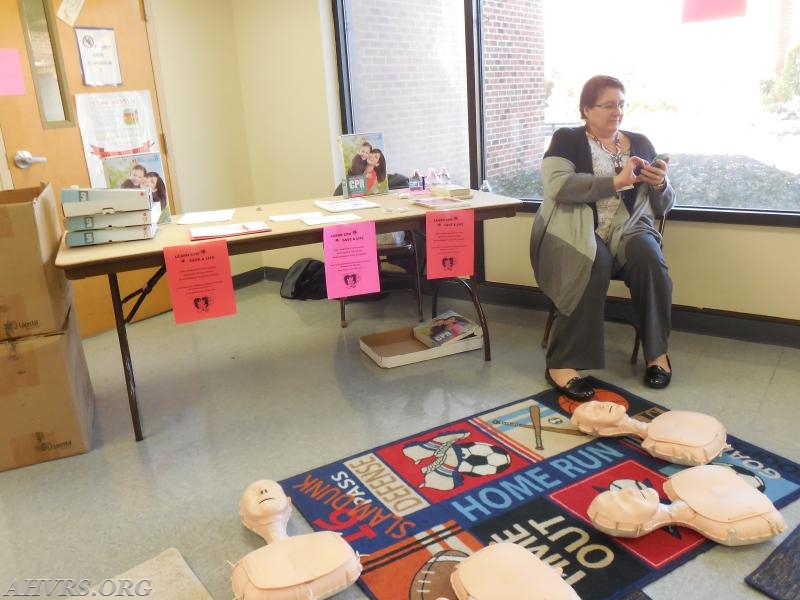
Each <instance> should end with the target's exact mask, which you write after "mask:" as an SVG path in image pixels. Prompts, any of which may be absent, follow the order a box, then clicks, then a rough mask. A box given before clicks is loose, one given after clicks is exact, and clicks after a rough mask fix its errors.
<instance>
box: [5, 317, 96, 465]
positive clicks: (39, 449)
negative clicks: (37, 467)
mask: <svg viewBox="0 0 800 600" xmlns="http://www.w3.org/2000/svg"><path fill="white" fill-rule="evenodd" d="M94 404H95V397H94V391H93V389H92V383H91V380H90V379H89V370H88V368H87V366H86V358H85V356H84V353H83V346H82V345H81V338H80V334H79V333H78V327H77V323H76V321H75V317H74V314H70V315H68V317H67V322H66V324H65V329H64V331H61V332H58V333H51V334H47V335H36V336H30V337H26V338H22V339H19V340H6V341H4V342H0V415H2V419H0V471H3V470H6V469H13V468H15V467H22V466H25V465H32V464H36V463H40V462H44V461H47V460H53V459H56V458H63V457H66V456H72V455H74V454H81V453H83V452H87V451H88V450H90V449H91V442H92V421H93V418H94Z"/></svg>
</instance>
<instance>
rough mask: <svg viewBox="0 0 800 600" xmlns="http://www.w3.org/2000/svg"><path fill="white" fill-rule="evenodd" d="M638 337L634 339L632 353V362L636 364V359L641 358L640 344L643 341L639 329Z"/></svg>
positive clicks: (637, 331)
mask: <svg viewBox="0 0 800 600" xmlns="http://www.w3.org/2000/svg"><path fill="white" fill-rule="evenodd" d="M634 329H635V330H636V337H635V338H634V339H633V352H632V353H631V364H632V365H635V364H636V361H637V360H638V359H639V345H640V343H641V341H642V340H641V338H640V337H639V330H638V329H636V327H634Z"/></svg>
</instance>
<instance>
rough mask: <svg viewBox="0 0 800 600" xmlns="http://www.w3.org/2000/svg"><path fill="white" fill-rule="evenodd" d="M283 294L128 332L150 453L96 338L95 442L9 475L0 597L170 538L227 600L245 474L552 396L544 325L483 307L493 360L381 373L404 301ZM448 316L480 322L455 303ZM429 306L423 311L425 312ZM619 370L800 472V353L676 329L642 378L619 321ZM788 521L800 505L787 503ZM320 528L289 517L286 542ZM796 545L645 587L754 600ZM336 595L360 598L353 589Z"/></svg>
mask: <svg viewBox="0 0 800 600" xmlns="http://www.w3.org/2000/svg"><path fill="white" fill-rule="evenodd" d="M278 288H279V284H277V283H274V282H263V283H259V284H256V285H252V286H249V287H247V288H244V289H241V290H239V291H237V302H238V311H239V312H238V314H237V315H236V316H233V317H227V318H221V319H214V320H209V321H203V322H198V323H192V324H187V325H180V326H177V325H175V324H174V321H173V318H172V315H171V314H166V315H162V316H159V317H155V318H152V319H148V320H146V321H143V322H141V323H138V324H135V325H132V326H130V327H129V337H130V345H131V352H132V355H133V364H134V367H135V372H136V382H137V389H138V393H139V399H140V408H141V415H142V422H143V427H144V434H145V439H144V441H142V442H140V443H136V442H135V441H134V438H133V432H132V429H131V424H130V415H129V412H128V405H127V398H126V395H125V384H124V379H123V373H122V368H121V365H120V359H119V349H118V345H117V338H116V334H115V333H114V332H108V333H104V334H101V335H98V336H95V337H92V338H90V339H87V340H85V342H84V348H85V351H86V355H87V360H88V363H89V367H90V371H91V375H92V380H93V383H94V387H95V391H96V394H97V415H96V420H95V425H94V445H95V447H94V449H93V450H92V451H91V452H89V453H87V454H84V455H81V456H77V457H73V458H68V459H62V460H59V461H54V462H50V463H45V464H41V465H36V466H33V467H28V468H23V469H17V470H13V471H8V472H4V473H0V539H2V540H3V541H4V543H3V544H0V589H2V590H3V591H5V590H7V589H8V586H9V585H10V583H11V582H12V581H13V580H14V579H21V578H48V577H49V578H56V577H61V578H73V579H81V578H93V579H101V578H104V577H111V576H114V575H117V574H119V573H121V572H123V571H125V570H127V569H129V568H130V567H132V566H134V565H136V564H138V563H140V562H142V561H144V560H146V559H148V558H150V557H152V556H154V555H156V554H158V553H159V552H161V551H162V550H164V549H165V548H168V547H171V546H174V547H175V548H177V549H178V550H179V551H180V552H181V553H182V554H183V556H184V557H185V558H186V560H187V562H188V563H189V565H190V566H191V567H192V569H193V570H194V572H195V573H196V574H197V576H198V577H199V579H200V580H201V581H202V582H203V584H204V585H205V586H206V587H207V588H208V590H209V592H210V593H211V595H212V596H213V597H214V598H219V599H225V598H230V597H231V596H232V594H231V591H230V583H229V573H230V567H229V565H228V564H227V561H231V562H234V561H236V560H237V559H238V558H240V557H241V556H243V555H244V554H246V553H247V552H249V551H250V550H252V549H254V548H256V547H259V546H260V545H261V544H260V539H258V538H256V537H255V536H254V535H253V534H252V533H250V532H249V531H247V530H245V528H244V527H242V525H241V524H240V523H239V519H238V514H237V511H238V509H237V504H238V499H239V496H240V494H241V492H242V490H243V489H244V487H246V486H247V484H249V483H250V482H252V481H254V480H256V479H261V478H271V479H282V478H284V477H286V476H289V475H292V474H296V473H299V472H302V471H304V470H307V469H309V468H311V467H313V466H316V465H320V464H323V463H324V462H329V461H331V460H334V459H337V458H341V457H344V456H346V455H349V454H352V453H355V452H358V451H361V450H365V449H368V448H371V447H374V446H376V445H379V444H382V443H385V442H389V441H392V440H395V439H398V438H400V437H403V436H406V435H410V434H412V433H416V432H418V431H421V430H423V429H426V428H428V427H432V426H434V425H438V424H442V423H445V422H447V421H450V420H453V419H456V418H459V417H464V416H467V415H470V414H473V413H475V412H478V411H481V410H483V409H487V408H490V407H492V406H495V405H498V404H501V403H506V402H509V401H512V400H515V399H518V398H521V397H524V396H527V395H529V394H532V393H535V392H537V391H540V390H542V389H545V388H546V387H547V385H546V383H545V381H544V351H543V350H542V349H541V348H540V347H539V339H540V337H541V333H542V327H543V324H544V318H545V313H544V312H541V311H535V310H526V309H523V308H519V307H507V306H500V305H491V304H487V305H486V306H485V309H486V313H487V316H488V318H489V323H490V325H491V339H492V361H491V362H484V361H483V357H482V354H481V351H474V352H469V353H465V354H461V355H456V356H452V357H448V358H445V359H439V360H434V361H430V362H426V363H419V364H417V365H413V366H407V367H402V368H398V369H389V370H384V369H379V368H378V367H377V366H375V365H374V364H373V363H372V362H371V361H370V359H369V358H367V357H366V356H365V355H364V354H362V353H361V352H360V350H359V346H358V338H359V337H360V336H362V335H365V334H367V333H372V332H375V331H381V330H386V329H392V328H395V327H402V326H405V325H410V324H412V323H413V322H414V320H415V317H414V308H413V303H412V301H411V300H410V298H409V297H407V296H405V295H404V294H393V295H392V296H390V297H389V298H387V299H384V300H382V301H380V302H373V303H356V304H351V305H349V306H348V313H349V316H350V318H351V324H350V326H349V327H348V328H347V329H340V327H339V312H338V311H339V306H338V303H336V302H328V301H324V300H319V301H306V302H303V301H293V300H282V299H281V298H280V296H279V295H278ZM440 308H442V309H445V308H453V309H455V310H460V311H464V313H465V314H471V313H470V312H469V311H470V310H471V305H469V304H468V303H466V302H462V301H460V300H451V299H443V301H441V302H440ZM429 310H430V308H429V304H428V308H426V313H427V311H429ZM606 331H607V344H606V356H607V368H606V369H605V370H603V371H596V372H593V374H595V375H596V376H598V377H600V378H601V379H604V380H606V381H609V382H611V383H615V384H617V385H620V386H622V387H625V388H626V389H628V390H630V391H631V392H633V393H636V394H639V395H642V396H644V397H647V398H651V399H653V400H654V401H656V402H659V403H661V404H664V405H666V406H668V407H670V408H674V409H679V408H680V409H691V410H698V411H702V412H707V413H709V414H713V415H714V416H716V417H717V418H719V419H720V420H721V421H722V422H723V423H724V424H725V425H726V426H727V428H728V431H729V432H730V433H731V434H733V435H735V436H738V437H742V438H744V439H746V440H748V441H750V442H753V443H755V444H757V445H760V446H763V447H765V448H767V449H769V450H772V451H774V452H776V453H779V454H782V455H784V456H786V457H789V458H791V459H793V460H794V461H800V443H798V435H797V430H796V423H797V422H798V417H800V407H799V406H798V394H797V385H798V384H797V378H798V374H799V373H800V350H798V349H793V348H784V347H779V346H768V345H760V344H753V343H746V342H739V341H733V340H727V339H721V338H715V337H708V336H702V335H695V334H688V333H683V332H675V333H674V334H673V336H672V340H671V349H670V356H671V358H672V364H673V367H674V369H675V378H674V380H673V382H672V385H671V386H670V387H669V388H668V389H666V390H664V391H653V390H650V389H648V388H645V387H644V386H643V384H642V383H641V371H642V368H643V367H642V364H641V362H640V364H639V365H637V366H635V367H634V366H631V365H630V364H629V363H628V361H627V357H628V355H629V352H630V348H631V343H632V331H631V329H630V328H629V327H627V326H625V325H620V324H614V323H608V324H607V326H606ZM782 512H783V514H784V516H785V518H786V520H787V522H788V523H789V525H790V528H794V527H795V526H797V524H798V521H800V502H795V503H794V504H792V505H790V506H789V507H787V508H785V509H783V511H782ZM306 530H307V525H306V524H305V523H304V522H303V520H302V518H301V517H299V515H297V514H295V516H294V517H293V518H292V521H291V523H290V533H299V532H302V531H306ZM781 539H782V537H781V538H778V539H776V540H773V541H771V542H769V543H765V544H760V545H756V546H749V547H741V548H724V547H719V548H715V549H713V550H712V551H710V552H708V553H706V554H703V555H702V556H700V557H699V558H697V559H695V560H693V561H691V562H689V563H688V564H686V565H684V566H683V567H680V568H679V569H677V570H676V571H674V572H673V573H671V574H670V575H668V576H666V577H664V578H663V579H661V580H659V581H657V582H656V583H654V584H652V585H651V586H649V587H648V588H646V590H645V591H646V592H647V593H648V594H649V595H650V596H651V597H652V598H654V599H655V600H667V599H673V598H680V599H681V600H692V599H698V600H699V599H704V600H705V599H708V598H759V597H761V596H760V595H759V594H758V593H756V592H755V591H753V590H751V589H750V588H749V587H748V586H746V584H745V583H744V581H743V578H744V576H745V575H746V574H747V573H749V572H750V571H751V570H752V569H754V568H755V567H756V566H757V565H758V564H759V562H761V561H762V560H763V559H764V558H766V556H767V555H768V554H769V552H770V551H771V550H772V549H773V548H774V547H775V546H776V545H777V543H778V542H779V541H780V540H781ZM338 597H341V598H343V599H344V598H351V599H354V598H363V597H364V596H363V594H362V593H361V592H360V590H359V589H357V588H355V587H353V588H350V589H349V590H347V591H346V592H343V593H342V594H341V595H340V596H338Z"/></svg>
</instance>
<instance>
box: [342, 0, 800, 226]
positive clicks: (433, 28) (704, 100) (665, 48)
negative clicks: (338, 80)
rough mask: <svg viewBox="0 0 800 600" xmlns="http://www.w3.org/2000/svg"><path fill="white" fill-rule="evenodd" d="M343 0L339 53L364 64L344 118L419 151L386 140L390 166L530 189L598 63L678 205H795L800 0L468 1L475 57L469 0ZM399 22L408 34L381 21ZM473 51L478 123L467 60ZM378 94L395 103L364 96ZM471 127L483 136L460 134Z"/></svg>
mask: <svg viewBox="0 0 800 600" xmlns="http://www.w3.org/2000/svg"><path fill="white" fill-rule="evenodd" d="M343 2H344V4H345V5H346V6H349V7H350V8H351V9H356V12H357V13H359V15H360V20H356V19H354V18H353V17H352V16H348V20H347V26H346V32H347V49H348V55H349V57H350V63H351V65H358V64H359V63H360V62H367V61H368V62H369V63H370V64H371V65H373V67H372V69H373V70H371V71H359V70H358V69H352V68H351V73H350V86H351V90H353V97H354V100H353V104H352V113H353V118H354V124H355V125H356V127H357V128H363V127H366V128H373V129H379V130H380V129H382V130H384V131H385V132H386V131H387V130H388V131H390V132H392V134H391V135H387V145H389V140H391V141H392V142H393V143H398V144H399V145H401V146H403V145H407V147H413V148H414V149H415V151H414V152H413V153H411V154H410V155H409V156H404V155H403V154H402V152H399V153H398V158H399V159H401V160H398V161H397V162H396V163H395V164H396V166H397V169H398V170H400V171H401V172H408V173H410V170H411V169H413V168H417V167H419V168H423V169H426V168H427V167H428V166H431V165H438V163H440V162H442V163H443V164H444V163H446V164H447V166H448V168H450V171H451V174H453V176H454V179H456V178H457V179H458V180H459V181H464V182H466V181H475V180H476V179H477V180H480V179H481V178H487V179H488V180H489V181H490V183H491V184H492V187H493V189H494V190H495V191H496V192H498V193H502V194H506V195H510V196H515V197H519V198H523V199H532V200H536V199H540V198H541V193H542V190H541V182H540V177H539V175H538V172H539V167H540V164H541V157H542V154H543V153H544V151H545V149H546V148H547V144H548V143H549V138H550V136H551V135H552V132H553V131H554V130H555V129H556V128H558V127H561V126H577V125H580V124H581V121H580V117H579V111H578V97H579V95H580V91H581V87H582V85H583V82H584V81H585V80H586V79H588V78H589V77H591V76H592V75H595V74H598V73H603V74H608V75H614V76H616V77H618V78H619V79H621V80H622V81H623V82H624V84H625V86H626V101H627V106H626V110H625V117H624V121H623V128H627V129H631V130H633V131H640V132H642V133H645V134H646V135H647V136H648V137H649V138H650V139H651V140H652V142H653V143H654V145H655V147H656V150H657V151H659V152H664V153H667V154H669V155H670V156H671V159H672V160H671V163H670V177H671V180H672V182H673V185H674V186H675V188H676V190H677V203H678V205H679V206H683V207H690V208H698V209H699V208H708V209H716V210H725V211H737V210H751V211H768V212H779V213H800V0H761V1H759V2H744V1H743V0H742V1H739V2H729V3H727V4H729V5H730V6H731V7H733V9H734V12H733V13H730V14H711V13H709V12H708V11H710V10H717V9H718V7H720V6H724V5H725V4H726V3H710V2H704V1H703V0H663V1H662V2H657V3H644V4H643V3H641V2H637V1H636V0H614V1H613V2H612V1H610V0H595V1H593V2H585V1H584V0H475V2H476V3H477V4H476V6H477V7H478V8H477V17H476V18H477V21H476V23H477V26H478V31H479V35H478V39H479V41H480V43H479V44H477V45H476V47H478V48H479V53H478V54H479V60H477V61H471V60H469V57H470V56H471V55H472V52H473V50H472V49H471V48H467V47H465V46H464V45H463V44H465V43H469V40H465V39H464V36H463V35H461V36H459V34H458V31H459V30H460V31H463V30H464V19H465V16H464V15H467V18H471V17H470V15H471V10H472V8H471V7H472V6H473V3H472V2H470V0H466V1H465V2H464V4H456V3H455V2H452V1H449V0H439V1H436V2H403V3H397V4H400V5H401V7H402V8H400V7H398V8H391V9H389V8H386V7H385V6H381V8H380V9H377V8H372V9H370V8H369V7H368V6H366V5H374V4H381V5H387V4H392V5H394V4H395V3H370V2H365V1H364V0H343ZM357 5H358V6H357ZM370 10H371V11H372V13H373V14H372V15H371V17H369V18H368V19H367V20H364V19H363V18H361V14H362V13H363V14H368V13H369V12H370ZM704 11H705V12H704ZM396 28H402V29H403V30H404V31H405V35H403V34H400V37H396V38H395V37H393V36H394V35H395V34H393V33H392V34H391V35H390V33H391V32H396V31H397V29H396ZM365 36H368V37H365ZM404 42H405V43H407V44H408V48H409V49H411V50H410V52H409V53H404V52H402V49H403V46H402V45H401V44H403V43H404ZM458 44H462V46H461V48H457V47H456V46H457V45H458ZM459 53H460V55H459ZM403 56H409V58H408V59H407V60H403V59H402V57H403ZM443 57H447V61H444V60H441V59H442V58H443ZM465 57H466V58H465ZM401 60H402V62H400V61H401ZM473 63H474V64H475V67H474V68H475V69H476V72H477V74H476V77H477V80H478V81H479V82H480V94H479V95H480V98H479V99H478V106H479V107H480V111H479V113H478V115H479V116H478V117H475V120H477V121H480V122H479V123H477V124H470V123H469V119H470V115H471V113H470V112H469V111H468V110H467V102H466V98H468V97H469V94H470V89H469V83H468V82H469V80H470V78H469V76H468V75H469V74H465V73H464V68H465V65H472V64H473ZM409 73H412V74H414V75H419V76H420V78H419V79H411V80H409V79H407V76H408V74H409ZM431 76H433V77H432V78H431ZM458 86H463V87H462V88H461V89H460V90H459V89H457V87H458ZM392 92H394V93H392ZM381 93H383V94H388V95H390V96H391V104H387V105H384V106H381V108H380V109H378V110H372V109H374V108H376V107H377V106H380V104H379V103H378V102H377V101H376V99H377V98H379V97H380V95H381ZM390 117H391V118H392V119H396V120H394V121H390ZM471 125H472V126H473V127H472V130H474V131H477V132H478V133H479V135H475V136H473V138H470V139H469V140H466V139H465V138H464V134H465V133H466V132H467V131H469V130H470V129H471ZM442 132H447V133H446V135H444V136H438V134H440V133H442ZM437 136H438V137H437ZM401 140H402V141H401ZM444 140H447V141H448V142H449V144H448V145H446V146H445V143H444ZM460 144H463V145H464V148H463V149H460V148H459V145H460ZM469 144H478V145H479V146H480V148H479V150H480V156H481V159H480V160H479V161H478V166H477V168H478V169H479V170H480V171H481V172H480V173H477V174H473V173H469V174H466V175H465V174H464V171H463V170H462V169H463V168H465V167H466V166H467V161H466V158H467V151H468V148H469ZM390 160H391V158H390ZM453 165H457V167H456V166H453ZM475 168H476V167H473V169H475ZM470 176H471V177H470Z"/></svg>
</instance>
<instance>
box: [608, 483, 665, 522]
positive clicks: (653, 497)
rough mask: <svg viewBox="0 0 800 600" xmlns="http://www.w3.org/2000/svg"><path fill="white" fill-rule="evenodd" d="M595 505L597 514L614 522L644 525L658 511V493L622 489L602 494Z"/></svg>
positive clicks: (646, 489)
mask: <svg viewBox="0 0 800 600" xmlns="http://www.w3.org/2000/svg"><path fill="white" fill-rule="evenodd" d="M595 503H596V506H597V509H598V513H601V514H603V515H604V516H605V517H608V518H612V519H613V520H615V521H621V522H627V523H646V522H647V521H649V520H650V519H651V518H652V517H653V515H655V514H656V512H657V511H658V505H659V499H658V492H657V491H655V490H654V489H653V488H649V487H648V488H644V489H639V488H637V489H633V488H623V489H621V490H613V491H608V492H603V493H602V494H600V495H599V496H598V497H597V498H596V499H595Z"/></svg>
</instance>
